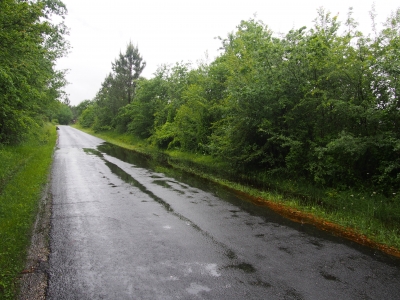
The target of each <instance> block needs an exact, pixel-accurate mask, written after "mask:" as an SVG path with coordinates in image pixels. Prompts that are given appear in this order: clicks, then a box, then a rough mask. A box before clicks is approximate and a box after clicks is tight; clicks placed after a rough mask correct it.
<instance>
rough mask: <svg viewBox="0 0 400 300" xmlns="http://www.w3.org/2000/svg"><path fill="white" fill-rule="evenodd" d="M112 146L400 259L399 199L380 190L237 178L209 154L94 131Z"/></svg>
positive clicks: (263, 175) (260, 177) (247, 176)
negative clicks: (131, 151) (158, 146)
mask: <svg viewBox="0 0 400 300" xmlns="http://www.w3.org/2000/svg"><path fill="white" fill-rule="evenodd" d="M75 127H76V128H78V129H80V130H83V131H85V132H87V133H90V134H93V135H96V136H98V137H100V138H102V139H104V140H106V141H108V142H110V143H112V144H115V145H118V146H121V147H124V148H127V149H132V150H135V151H137V152H140V153H143V154H146V155H149V156H151V157H153V158H155V159H160V158H161V159H162V160H163V161H167V162H168V164H169V165H171V166H173V167H174V168H178V169H181V170H183V171H186V172H190V173H193V174H196V175H199V176H201V177H203V178H206V179H208V180H211V181H213V182H216V183H218V184H221V185H224V186H226V187H227V188H230V189H232V190H234V191H236V192H237V193H238V194H239V195H241V196H242V197H245V198H247V199H251V200H252V201H253V202H255V203H256V204H258V205H265V206H269V207H270V208H271V209H273V210H275V211H277V212H278V213H280V214H282V215H284V216H285V217H287V218H290V219H292V220H294V221H297V222H305V223H311V224H314V225H315V226H317V227H320V228H321V229H323V230H327V231H330V232H332V233H334V234H336V235H339V236H343V237H345V238H348V239H351V240H353V241H355V242H358V243H360V244H364V245H366V246H369V247H372V248H377V249H380V250H381V251H383V252H386V253H388V254H391V255H394V256H397V257H400V197H399V196H400V195H392V196H391V197H387V196H384V195H383V193H380V192H379V191H356V190H352V189H348V190H344V191H343V190H336V189H332V188H329V189H328V188H321V187H315V186H313V185H312V184H310V183H308V182H304V181H302V180H300V179H298V180H293V179H285V178H277V177H273V176H271V175H269V174H268V173H267V172H264V173H263V172H257V173H252V174H238V173H237V172H236V170H233V169H231V167H230V166H229V165H227V164H226V163H224V162H223V161H219V160H216V159H214V158H213V157H210V156H205V155H196V154H193V153H184V152H180V151H176V150H175V151H163V152H161V151H160V150H157V149H156V148H154V147H151V146H149V145H147V144H146V141H143V140H138V139H135V138H134V137H132V136H130V135H127V134H123V135H119V134H118V133H115V132H112V131H110V132H101V133H95V132H93V130H91V129H86V128H85V129H83V128H81V127H80V126H79V125H75Z"/></svg>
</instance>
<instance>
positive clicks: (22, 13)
mask: <svg viewBox="0 0 400 300" xmlns="http://www.w3.org/2000/svg"><path fill="white" fill-rule="evenodd" d="M66 13H67V10H66V7H65V5H64V4H63V3H62V2H61V1H60V0H38V1H20V0H1V1H0V146H1V145H4V144H16V143H19V142H21V141H23V140H24V139H25V138H26V136H27V135H28V134H29V133H31V132H34V131H35V129H37V128H38V127H39V126H41V125H42V123H43V121H45V120H52V119H55V118H58V117H63V116H67V117H66V120H65V121H66V122H67V121H68V119H69V118H70V116H72V114H71V111H70V108H69V106H68V104H66V103H63V99H65V94H64V93H63V90H62V88H63V86H64V85H65V83H66V82H65V78H64V72H63V71H57V70H56V68H55V62H56V60H57V59H58V58H60V57H62V56H64V55H65V54H66V52H67V50H68V42H67V41H66V39H65V36H66V35H67V34H68V31H67V28H66V26H65V25H64V23H63V22H60V23H58V24H55V23H54V22H53V21H52V18H53V17H54V16H58V17H63V16H64V15H65V14H66Z"/></svg>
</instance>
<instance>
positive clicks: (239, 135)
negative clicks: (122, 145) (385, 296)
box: [82, 8, 400, 196]
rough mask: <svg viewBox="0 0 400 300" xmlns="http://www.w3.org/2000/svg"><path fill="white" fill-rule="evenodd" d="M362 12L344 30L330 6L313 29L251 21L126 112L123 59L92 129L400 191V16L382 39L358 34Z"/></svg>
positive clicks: (243, 167)
mask: <svg viewBox="0 0 400 300" xmlns="http://www.w3.org/2000/svg"><path fill="white" fill-rule="evenodd" d="M352 14H353V12H352V10H351V9H350V10H349V12H348V15H347V19H346V20H345V23H344V25H345V28H344V30H342V24H341V23H340V22H339V19H338V16H333V15H332V14H331V13H330V12H327V11H325V10H324V9H322V8H321V9H319V10H318V14H317V18H316V19H315V21H314V27H313V28H310V29H307V28H305V27H301V28H299V29H293V30H291V31H289V32H288V33H287V34H286V35H281V36H280V37H277V35H275V34H273V32H272V31H271V30H270V29H269V28H268V27H267V26H266V25H265V24H264V23H263V22H261V21H257V20H254V19H250V20H248V21H242V22H241V23H240V24H239V25H238V26H237V28H236V30H235V31H234V32H233V33H231V34H229V35H228V36H227V38H226V39H221V42H222V48H221V50H222V51H221V54H220V56H219V57H217V58H216V59H215V60H214V61H212V62H211V63H210V64H204V63H203V64H200V65H199V66H198V67H197V68H193V67H192V65H190V64H185V63H177V64H176V65H174V66H163V67H161V68H160V69H159V70H158V71H157V72H156V74H155V76H154V78H152V79H149V80H146V79H141V80H136V81H134V82H135V91H134V92H131V93H130V95H133V98H132V100H131V101H130V102H129V101H128V100H124V101H125V102H123V101H120V102H119V103H120V104H118V105H115V103H116V102H115V101H116V99H127V98H126V95H127V94H126V92H127V91H128V90H129V88H128V86H129V85H125V88H124V89H122V88H121V87H122V85H119V83H117V77H118V76H120V77H119V78H122V77H123V76H122V75H118V76H117V73H116V72H117V70H120V69H121V67H122V66H126V63H124V61H125V60H124V59H125V58H124V57H125V56H123V55H122V54H121V55H120V58H119V60H118V63H117V61H116V63H114V64H113V70H114V74H111V75H110V76H109V77H108V78H107V80H106V81H105V82H104V84H103V86H102V88H101V89H100V91H99V93H98V95H97V97H96V99H95V101H96V105H97V106H95V107H93V108H91V109H90V110H88V111H87V112H86V110H85V111H84V114H82V121H84V123H82V125H83V126H86V127H88V126H92V127H93V128H94V129H96V130H102V129H109V128H117V129H118V131H120V132H128V133H130V134H132V135H133V136H136V137H139V138H145V139H147V141H148V142H149V143H150V144H152V145H155V146H157V147H159V148H162V149H169V150H181V151H186V152H193V153H202V154H211V155H212V156H214V157H215V158H219V159H224V161H226V162H227V163H229V166H230V167H234V168H235V169H236V170H237V171H238V172H244V173H247V172H255V171H261V170H262V171H265V172H267V173H268V174H270V175H271V176H281V177H282V178H288V179H294V178H299V177H301V178H303V179H304V180H308V181H309V182H311V183H313V184H315V185H317V186H325V187H332V188H337V189H339V190H345V189H347V188H349V186H350V187H356V188H360V189H377V190H385V192H383V194H385V195H387V196H389V195H392V194H393V193H397V192H398V190H399V189H400V177H399V175H398V174H399V173H400V168H399V166H400V161H399V146H398V145H399V143H398V141H399V140H400V127H399V124H400V114H399V110H400V100H399V82H400V81H399V76H398V68H399V57H400V56H399V54H400V48H399V47H400V37H399V33H400V10H397V11H396V12H394V13H393V14H392V15H391V16H390V17H389V18H388V20H387V22H386V23H385V24H384V26H385V28H384V29H383V30H382V31H381V32H376V30H375V34H376V36H375V38H371V37H370V36H364V35H363V34H362V33H361V32H360V31H358V29H357V23H356V21H355V20H354V19H353V17H352ZM375 29H376V28H375ZM127 53H128V52H127ZM121 72H122V71H121ZM122 73H123V74H127V73H124V72H122ZM122 73H121V74H122ZM121 76H122V77H121ZM116 87H118V88H116ZM123 95H125V96H123ZM104 126H106V127H104ZM107 126H108V127H107Z"/></svg>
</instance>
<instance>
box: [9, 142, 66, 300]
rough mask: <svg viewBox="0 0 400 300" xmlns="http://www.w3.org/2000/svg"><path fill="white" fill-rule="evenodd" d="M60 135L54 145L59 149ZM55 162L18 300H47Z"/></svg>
mask: <svg viewBox="0 0 400 300" xmlns="http://www.w3.org/2000/svg"><path fill="white" fill-rule="evenodd" d="M58 139H59V135H58V134H57V140H56V143H55V145H54V150H53V156H54V152H55V150H56V149H57V147H58V141H59V140H58ZM52 170H53V162H52V163H51V165H50V168H49V175H48V177H47V182H46V185H45V186H44V188H43V191H42V194H41V197H40V199H39V203H38V212H37V215H36V219H35V223H34V224H33V227H32V232H31V235H32V236H31V243H30V246H29V248H28V251H27V256H26V263H25V269H24V270H23V271H22V272H21V276H20V280H19V293H18V296H17V299H18V300H45V299H46V296H47V288H48V280H49V271H48V270H49V256H50V230H51V215H52V205H53V195H52V193H51V176H52Z"/></svg>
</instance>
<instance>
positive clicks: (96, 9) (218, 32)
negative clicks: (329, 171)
mask: <svg viewBox="0 0 400 300" xmlns="http://www.w3.org/2000/svg"><path fill="white" fill-rule="evenodd" d="M63 2H64V3H65V4H66V6H67V9H68V15H67V17H66V18H65V23H66V25H67V26H68V27H69V28H70V35H69V36H68V37H67V39H68V40H69V41H70V44H71V46H72V49H71V52H70V54H69V55H68V56H67V57H66V58H62V59H60V61H59V62H58V68H59V69H69V72H68V75H67V80H68V82H69V83H70V84H69V85H68V86H67V87H66V89H65V90H66V92H67V93H68V94H69V99H70V101H71V104H72V105H77V104H79V102H81V101H83V100H85V99H93V98H94V97H95V95H96V93H97V91H98V90H99V88H100V85H101V83H102V82H103V80H104V78H105V77H106V76H107V74H108V73H110V71H111V63H112V62H113V61H114V60H115V59H116V58H117V56H118V54H119V53H120V52H121V51H122V52H124V51H125V49H126V46H127V44H128V43H129V41H132V43H133V44H134V45H137V46H138V48H139V52H140V53H141V55H142V57H143V58H144V60H145V61H146V63H147V66H146V68H145V70H144V71H143V73H142V75H143V76H144V77H146V78H151V77H152V76H153V73H154V72H155V71H156V70H157V67H158V66H160V65H162V64H175V63H176V62H180V61H183V62H188V61H191V62H192V63H194V64H195V63H196V61H198V60H204V59H205V53H206V52H207V53H208V56H209V60H210V61H212V60H214V58H215V57H216V56H217V55H218V53H219V52H218V48H219V47H220V41H219V40H217V39H215V37H217V36H221V37H223V38H224V37H226V36H227V34H228V33H229V32H232V31H234V30H235V28H236V26H237V25H238V24H239V23H240V21H241V20H248V19H250V18H253V17H254V15H255V14H256V19H258V20H261V21H263V22H264V23H265V24H267V25H268V26H269V28H270V29H271V30H272V31H274V32H282V33H287V32H288V31H289V30H290V29H292V28H299V27H301V26H307V27H308V28H310V27H312V26H313V22H312V21H313V20H314V19H315V18H316V16H317V9H318V8H319V7H321V6H322V7H324V8H325V9H326V10H329V11H331V12H332V14H333V15H336V14H338V13H339V20H341V21H342V22H344V21H345V19H346V15H347V12H348V8H349V7H350V6H352V7H353V11H354V14H353V17H354V18H355V19H356V20H357V21H358V22H359V24H360V27H359V29H360V30H361V31H362V32H363V33H365V34H366V33H369V32H370V31H371V29H370V28H371V26H370V25H371V20H370V17H369V11H371V7H372V4H373V2H374V1H372V0H371V1H370V0H358V1H355V0H307V1H299V0H274V1H270V0H241V1H238V0H201V1H198V0H140V1H138V0H113V1H105V0H63ZM395 2H396V1H393V0H379V1H375V10H376V12H377V14H378V16H377V21H378V24H381V23H382V22H384V21H385V20H386V19H387V17H388V16H389V15H390V13H391V12H392V11H394V10H395V9H397V8H398V6H396V3H395Z"/></svg>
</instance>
